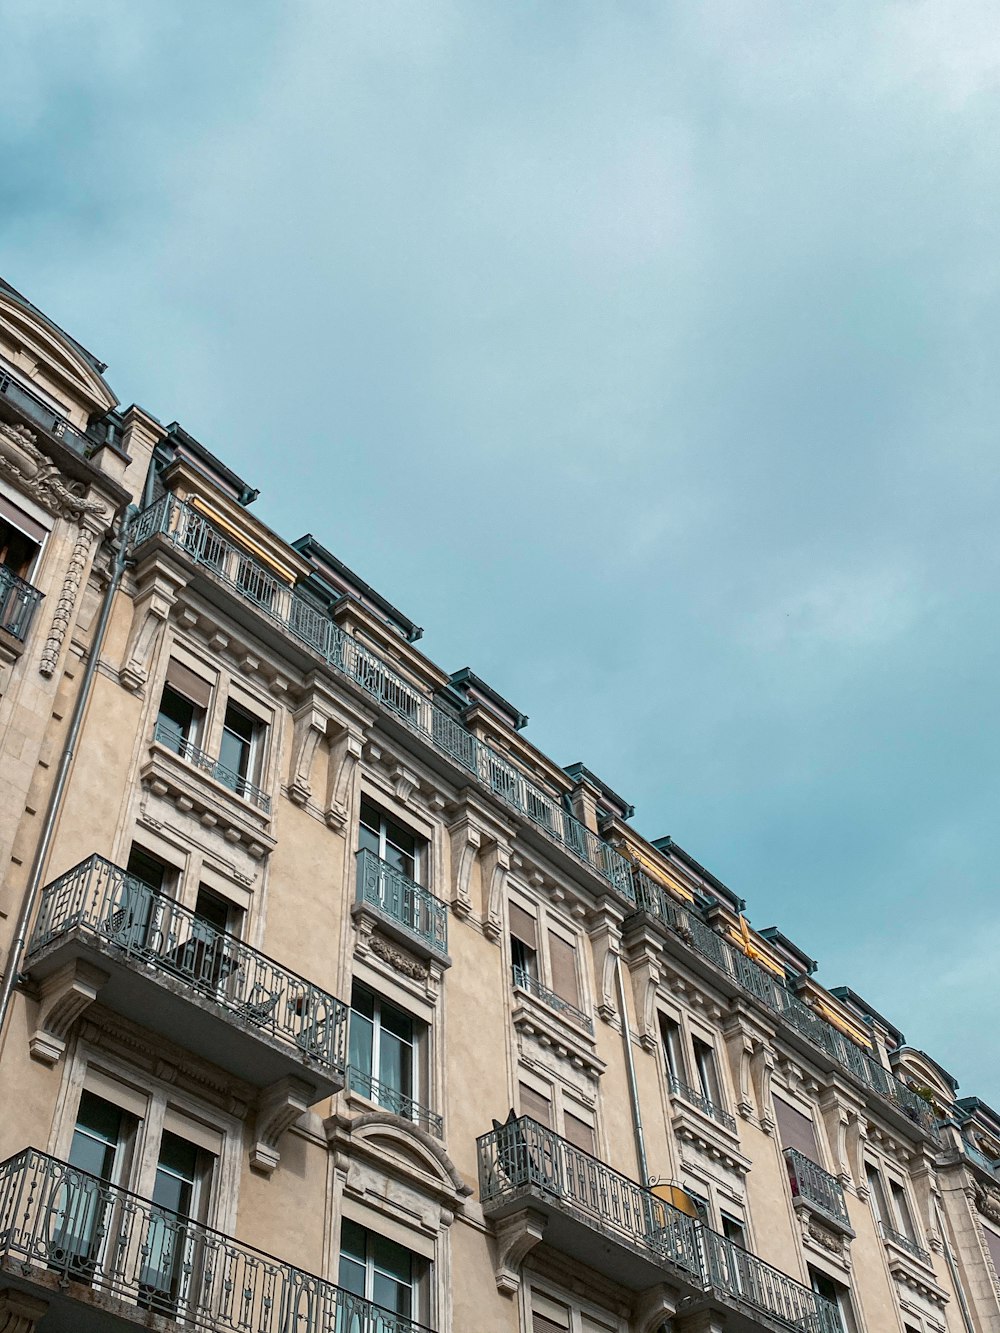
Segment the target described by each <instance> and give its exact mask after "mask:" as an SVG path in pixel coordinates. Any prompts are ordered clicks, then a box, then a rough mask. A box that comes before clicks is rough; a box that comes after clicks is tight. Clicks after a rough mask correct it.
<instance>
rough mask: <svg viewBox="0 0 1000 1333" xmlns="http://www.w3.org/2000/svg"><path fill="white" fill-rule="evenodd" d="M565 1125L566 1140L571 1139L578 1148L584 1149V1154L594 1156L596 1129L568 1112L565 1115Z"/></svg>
mask: <svg viewBox="0 0 1000 1333" xmlns="http://www.w3.org/2000/svg"><path fill="white" fill-rule="evenodd" d="M563 1125H564V1128H565V1133H566V1138H567V1139H569V1141H570V1143H572V1144H573V1145H574V1146H575V1147H577V1148H582V1149H583V1151H584V1152H587V1153H590V1155H591V1157H593V1156H594V1147H595V1144H594V1128H593V1126H592V1125H588V1124H587V1122H586V1121H585V1120H578V1119H577V1118H576V1116H575V1115H570V1113H569V1112H568V1111H565V1112H564V1113H563Z"/></svg>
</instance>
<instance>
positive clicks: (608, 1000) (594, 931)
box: [587, 895, 625, 1023]
mask: <svg viewBox="0 0 1000 1333" xmlns="http://www.w3.org/2000/svg"><path fill="white" fill-rule="evenodd" d="M624 919H625V911H624V909H623V908H622V906H621V905H620V904H619V903H618V902H616V901H615V900H614V899H613V898H612V897H611V896H610V895H605V896H604V897H603V898H601V900H600V902H599V903H598V905H597V909H596V910H595V911H594V913H593V914H592V916H591V918H590V923H589V925H588V931H587V933H588V934H589V936H590V940H591V945H592V947H593V950H594V974H595V976H596V978H597V1012H598V1014H600V1016H601V1018H602V1019H603V1020H604V1021H605V1023H611V1022H613V1021H614V1020H615V1018H616V1017H617V1015H618V995H617V986H616V984H615V969H616V966H617V963H618V959H619V957H620V955H621V939H622V935H621V930H622V922H623V921H624Z"/></svg>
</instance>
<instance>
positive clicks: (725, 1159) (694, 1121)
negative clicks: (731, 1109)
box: [670, 1097, 751, 1182]
mask: <svg viewBox="0 0 1000 1333" xmlns="http://www.w3.org/2000/svg"><path fill="white" fill-rule="evenodd" d="M670 1122H671V1124H672V1125H673V1129H674V1133H675V1135H676V1136H677V1138H678V1140H679V1141H680V1142H681V1144H690V1145H691V1147H692V1148H694V1149H696V1150H697V1151H698V1152H699V1153H701V1154H703V1155H704V1156H705V1157H707V1158H708V1159H709V1160H710V1161H711V1162H713V1163H717V1164H718V1165H720V1166H724V1167H725V1168H726V1170H727V1171H731V1172H732V1173H733V1175H734V1176H735V1177H736V1178H737V1179H738V1180H739V1181H741V1182H742V1181H743V1179H744V1178H745V1177H746V1174H747V1172H748V1171H749V1170H750V1166H751V1162H750V1159H749V1157H744V1156H743V1154H742V1153H740V1152H738V1151H737V1150H736V1147H735V1136H734V1135H732V1134H730V1133H729V1132H728V1130H725V1129H723V1128H722V1126H721V1125H718V1124H716V1122H715V1121H714V1120H710V1119H709V1117H708V1116H706V1115H703V1114H702V1112H700V1111H699V1110H698V1109H697V1107H693V1106H690V1105H689V1104H688V1103H687V1102H684V1101H682V1100H681V1098H679V1097H675V1098H674V1099H673V1101H672V1104H671V1115H670ZM699 1167H703V1164H702V1163H696V1164H695V1169H696V1170H697V1169H698V1168H699Z"/></svg>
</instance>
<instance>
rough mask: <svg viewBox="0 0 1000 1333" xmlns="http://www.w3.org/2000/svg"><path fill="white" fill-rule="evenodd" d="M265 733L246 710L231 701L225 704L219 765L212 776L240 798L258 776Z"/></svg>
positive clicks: (261, 725) (259, 723) (262, 726)
mask: <svg viewBox="0 0 1000 1333" xmlns="http://www.w3.org/2000/svg"><path fill="white" fill-rule="evenodd" d="M264 731H265V728H264V724H263V723H262V722H259V721H258V720H257V718H255V717H254V716H253V714H252V713H248V712H247V711H246V709H245V708H241V707H240V705H239V704H237V703H232V702H230V703H228V704H227V705H226V716H225V721H224V722H223V725H222V741H221V744H220V746H219V766H218V768H217V769H216V774H215V775H216V777H217V778H218V779H219V781H220V782H222V783H223V784H224V785H225V786H227V787H229V788H231V789H232V790H233V791H235V792H238V793H239V794H240V795H242V794H243V793H244V791H245V789H246V787H247V785H248V784H254V783H256V781H257V778H258V776H259V772H260V755H261V748H262V747H261V741H262V738H263V734H264Z"/></svg>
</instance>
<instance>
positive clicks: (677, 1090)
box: [667, 1074, 736, 1134]
mask: <svg viewBox="0 0 1000 1333" xmlns="http://www.w3.org/2000/svg"><path fill="white" fill-rule="evenodd" d="M667 1085H668V1087H669V1088H670V1091H671V1092H672V1093H673V1094H674V1096H675V1097H680V1098H682V1100H684V1101H686V1102H690V1104H691V1105H692V1106H697V1108H698V1110H699V1111H701V1112H702V1114H703V1115H707V1116H709V1117H710V1118H711V1119H712V1120H716V1121H718V1123H719V1124H720V1125H725V1127H726V1129H728V1130H729V1132H730V1133H731V1134H735V1133H736V1117H735V1116H734V1115H730V1113H729V1112H728V1111H727V1110H726V1109H725V1107H724V1106H718V1105H717V1104H716V1103H715V1102H713V1101H712V1099H711V1098H710V1097H707V1096H706V1095H705V1093H703V1092H702V1091H701V1090H700V1088H692V1087H691V1085H690V1083H685V1082H684V1080H683V1079H681V1078H678V1077H677V1075H676V1074H668V1075H667Z"/></svg>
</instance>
